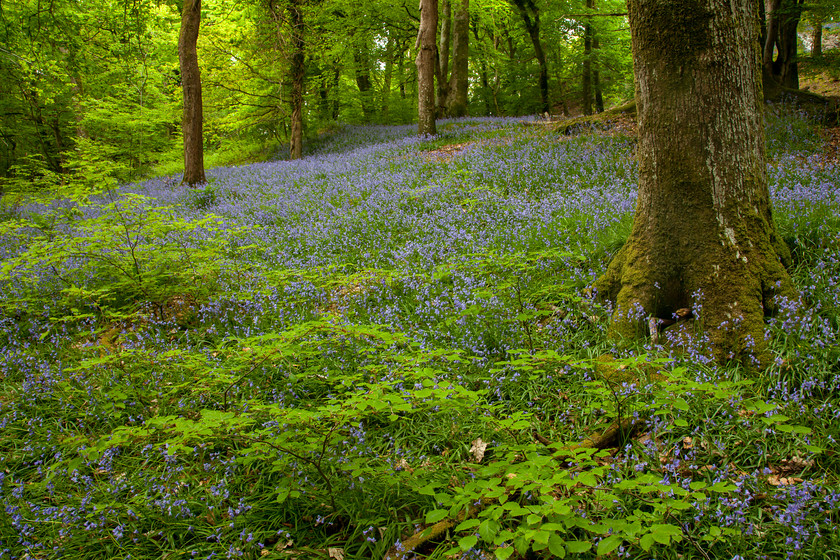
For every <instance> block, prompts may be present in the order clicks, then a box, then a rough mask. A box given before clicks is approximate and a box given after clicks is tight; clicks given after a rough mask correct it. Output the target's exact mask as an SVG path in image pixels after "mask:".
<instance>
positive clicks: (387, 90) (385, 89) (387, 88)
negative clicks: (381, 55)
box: [381, 33, 394, 124]
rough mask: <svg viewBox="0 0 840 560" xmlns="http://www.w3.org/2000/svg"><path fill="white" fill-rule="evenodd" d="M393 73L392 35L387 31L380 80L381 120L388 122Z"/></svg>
mask: <svg viewBox="0 0 840 560" xmlns="http://www.w3.org/2000/svg"><path fill="white" fill-rule="evenodd" d="M393 73H394V37H393V36H392V35H391V34H390V33H389V34H388V42H387V44H386V45H385V76H384V79H383V80H382V96H381V106H382V121H383V122H384V123H386V124H387V123H388V109H389V105H390V100H391V77H392V75H393Z"/></svg>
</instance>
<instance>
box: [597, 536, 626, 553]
mask: <svg viewBox="0 0 840 560" xmlns="http://www.w3.org/2000/svg"><path fill="white" fill-rule="evenodd" d="M623 542H624V538H623V537H621V536H619V535H610V536H609V537H607V538H605V539H602V540H601V542H599V543H598V549H597V551H596V553H597V554H598V555H599V556H601V555H603V554H609V553H610V552H612V551H613V550H615V549H616V548H618V547H619V546H621V543H623Z"/></svg>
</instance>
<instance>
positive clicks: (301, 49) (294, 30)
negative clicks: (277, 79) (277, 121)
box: [287, 0, 306, 159]
mask: <svg viewBox="0 0 840 560" xmlns="http://www.w3.org/2000/svg"><path fill="white" fill-rule="evenodd" d="M287 9H288V11H289V26H290V27H291V38H292V60H291V66H290V74H291V78H292V96H291V97H292V98H291V103H292V116H291V131H290V133H289V158H290V159H300V158H301V157H302V156H303V86H304V83H303V82H304V78H305V77H306V53H305V46H306V44H305V42H304V27H303V11H302V6H301V1H300V0H289V4H288V6H287Z"/></svg>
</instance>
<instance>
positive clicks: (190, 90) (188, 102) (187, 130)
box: [178, 0, 207, 186]
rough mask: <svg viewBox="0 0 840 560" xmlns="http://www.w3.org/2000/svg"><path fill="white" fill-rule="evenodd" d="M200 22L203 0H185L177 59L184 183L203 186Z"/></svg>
mask: <svg viewBox="0 0 840 560" xmlns="http://www.w3.org/2000/svg"><path fill="white" fill-rule="evenodd" d="M200 24H201V0H184V10H183V12H182V13H181V33H180V35H179V37H178V60H179V61H180V66H181V87H182V90H183V92H184V119H183V131H184V183H186V184H187V185H190V186H193V185H200V184H203V183H206V182H207V179H206V178H205V176H204V138H203V134H202V125H203V122H204V117H203V115H202V105H201V73H200V72H199V68H198V50H197V48H196V45H197V43H198V29H199V26H200Z"/></svg>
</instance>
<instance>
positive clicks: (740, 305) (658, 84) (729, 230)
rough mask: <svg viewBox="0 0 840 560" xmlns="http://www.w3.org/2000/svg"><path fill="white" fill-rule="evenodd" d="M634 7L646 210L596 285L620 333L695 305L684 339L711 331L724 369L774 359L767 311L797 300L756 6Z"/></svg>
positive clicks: (736, 0) (665, 2)
mask: <svg viewBox="0 0 840 560" xmlns="http://www.w3.org/2000/svg"><path fill="white" fill-rule="evenodd" d="M627 4H628V8H629V15H630V30H631V37H632V48H633V62H634V70H635V78H636V80H635V81H636V101H637V105H638V113H639V145H638V158H639V190H638V201H637V204H636V214H635V218H634V222H633V229H632V232H631V234H630V237H629V239H628V240H627V243H626V244H625V245H624V247H623V248H622V249H621V250H620V251H619V252H618V254H617V255H616V256H615V258H614V259H613V261H612V262H611V263H610V266H609V268H608V269H607V272H606V273H605V275H604V276H602V277H601V278H600V279H599V280H598V281H597V282H596V284H595V289H596V291H597V292H598V294H599V295H600V296H601V297H607V298H611V299H613V300H614V301H615V308H614V315H613V322H612V327H611V329H612V332H613V333H614V334H620V335H631V336H632V335H638V334H642V333H643V332H644V331H645V330H646V329H647V328H648V325H651V324H654V325H655V324H656V321H657V320H658V319H662V320H671V319H673V318H674V316H675V315H680V316H685V315H686V313H685V311H681V312H680V313H677V311H678V310H683V309H689V310H691V312H692V313H693V315H694V316H695V317H696V318H698V319H699V321H697V322H696V323H692V322H691V321H681V322H680V323H678V324H677V328H676V329H675V330H672V331H670V332H671V333H673V334H674V335H679V336H680V337H682V336H689V335H690V329H689V328H687V326H688V325H690V326H697V325H702V329H703V330H704V331H705V333H706V336H707V339H706V340H707V341H708V343H709V345H710V348H711V350H712V352H713V355H714V356H715V358H716V359H717V360H718V361H720V362H725V361H728V360H731V359H736V360H740V361H742V362H743V363H745V364H754V363H756V362H755V360H759V361H763V360H764V359H765V358H766V355H765V339H764V329H763V325H764V323H763V320H764V315H765V313H768V312H771V311H773V310H774V308H775V306H776V302H775V299H776V296H779V295H783V296H786V297H791V298H795V297H796V292H795V289H794V287H793V284H792V282H791V279H790V276H789V275H788V273H787V271H786V270H785V268H784V266H783V262H786V261H787V259H788V258H789V253H788V252H787V248H786V247H785V245H784V243H783V242H782V241H781V240H780V239H779V238H778V237H777V235H776V230H775V226H774V223H773V218H772V215H771V209H770V200H769V192H768V188H767V178H766V175H765V159H764V129H763V101H762V97H761V82H760V77H759V74H758V70H759V68H760V65H759V60H758V52H757V50H758V49H757V44H758V36H757V31H758V21H757V18H756V16H757V11H756V10H755V4H754V1H753V0H685V1H682V2H673V1H672V0H628V2H627ZM680 325H684V326H680ZM665 335H666V338H670V336H669V332H668V331H666V333H665Z"/></svg>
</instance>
